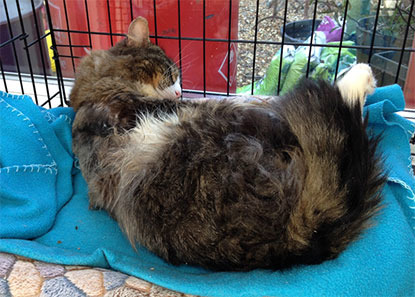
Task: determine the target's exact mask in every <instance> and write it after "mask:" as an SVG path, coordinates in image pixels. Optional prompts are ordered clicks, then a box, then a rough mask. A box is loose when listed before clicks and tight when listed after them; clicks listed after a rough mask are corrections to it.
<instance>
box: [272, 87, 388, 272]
mask: <svg viewBox="0 0 415 297" xmlns="http://www.w3.org/2000/svg"><path fill="white" fill-rule="evenodd" d="M273 108H274V109H275V110H276V111H277V112H278V113H279V114H280V115H281V116H282V117H283V118H284V119H285V121H286V122H287V123H288V126H289V128H290V130H291V131H292V133H293V134H294V135H295V136H296V137H297V140H298V143H299V146H300V149H301V151H302V154H303V156H302V157H303V160H304V163H305V164H304V166H305V167H306V172H307V173H306V177H305V180H304V185H303V188H302V192H301V194H300V195H299V199H298V203H297V204H296V205H295V207H294V209H293V210H292V212H291V215H290V218H289V222H288V225H287V234H288V241H289V242H290V244H289V245H288V247H289V249H291V252H292V253H294V254H301V255H302V256H299V257H298V259H297V260H298V262H299V263H310V264H312V263H319V262H321V261H322V260H324V259H327V258H334V257H335V256H337V255H338V254H339V253H340V252H341V251H342V250H344V248H345V247H346V245H347V244H348V243H349V242H350V241H352V240H354V239H356V238H357V237H358V235H359V233H360V232H361V231H362V230H363V229H364V228H365V227H367V226H368V224H369V219H370V218H371V217H372V216H373V215H374V214H375V213H376V212H377V211H378V210H379V203H380V190H381V187H382V185H383V184H384V182H385V176H384V174H383V173H382V166H381V159H380V156H378V155H377V153H376V147H377V144H378V142H379V138H376V137H369V136H368V135H367V132H366V127H367V117H366V118H365V119H364V121H362V115H361V114H362V112H361V106H360V102H359V101H358V100H356V102H355V103H354V104H351V103H350V101H348V102H346V101H345V100H343V98H342V96H341V94H340V92H339V89H338V88H337V87H334V86H332V85H330V84H329V83H326V82H323V81H318V82H315V81H311V80H304V81H302V82H301V83H300V85H299V87H298V88H297V89H296V90H295V91H293V92H292V93H290V94H287V95H286V96H285V97H283V98H282V99H281V100H279V101H278V102H275V103H273ZM294 261H295V260H294Z"/></svg>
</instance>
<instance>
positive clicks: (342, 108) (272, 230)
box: [70, 18, 385, 270]
mask: <svg viewBox="0 0 415 297" xmlns="http://www.w3.org/2000/svg"><path fill="white" fill-rule="evenodd" d="M146 26H147V24H146V21H145V20H144V19H142V18H138V19H136V20H135V21H134V22H133V23H132V24H131V26H130V31H129V34H128V38H126V39H125V40H124V41H122V42H120V43H119V44H117V45H116V46H115V47H113V48H112V49H110V50H108V51H93V52H92V53H91V55H89V56H88V57H85V58H84V59H83V61H82V63H81V66H80V69H79V71H78V73H77V78H76V82H75V87H74V89H73V91H72V93H71V97H70V98H71V104H72V106H73V107H74V109H75V110H76V111H77V114H76V118H75V122H74V126H73V150H74V152H75V154H76V155H77V157H78V158H79V161H80V165H81V169H82V172H83V175H84V177H85V179H86V181H87V183H88V186H89V196H90V204H91V206H92V207H96V208H102V209H105V210H107V211H108V212H109V213H110V214H111V216H112V217H113V218H115V219H116V220H117V221H118V223H119V224H120V226H121V228H122V229H123V230H124V232H125V233H126V235H127V237H128V238H129V240H130V241H131V243H132V244H133V245H135V244H136V243H138V244H140V245H142V246H144V247H146V248H148V249H149V250H151V251H152V252H154V253H156V254H157V255H159V256H160V257H162V258H164V259H165V260H166V261H168V262H170V263H173V264H183V263H186V264H191V265H200V266H203V267H205V268H208V269H214V270H250V269H255V268H269V269H283V268H288V267H291V266H292V265H295V264H317V263H321V262H322V261H324V260H327V259H333V258H335V257H336V256H337V255H338V254H339V253H340V252H341V251H343V250H344V249H345V248H346V246H347V245H348V244H349V243H350V242H351V241H353V240H355V239H356V238H358V236H359V234H360V233H361V232H362V230H363V229H364V228H365V227H367V226H368V222H369V218H371V217H372V216H373V215H374V214H375V213H376V211H377V210H378V208H379V202H380V190H381V187H382V185H383V183H384V181H385V178H384V176H383V175H382V173H381V164H380V161H379V157H378V156H376V153H375V150H376V146H377V142H378V140H377V139H372V138H370V137H368V135H367V134H366V131H365V129H366V123H367V119H366V121H364V122H362V118H361V107H360V102H359V100H358V99H359V98H355V99H353V98H348V99H349V101H350V100H351V101H350V102H352V103H350V102H349V103H348V102H346V101H345V100H343V99H342V96H341V94H340V91H339V89H338V88H337V87H336V86H331V85H329V84H328V83H325V82H313V81H309V80H304V81H302V82H301V83H300V84H299V87H298V88H297V89H296V90H294V91H293V92H291V93H289V94H287V95H286V96H283V97H280V98H274V99H272V100H270V101H268V102H265V103H261V104H253V103H240V102H236V101H233V100H221V101H214V100H212V101H204V102H199V103H197V102H196V103H195V102H190V101H179V100H175V99H164V98H157V96H155V97H154V96H150V95H148V87H143V86H145V85H147V86H148V85H151V86H154V87H157V86H160V88H163V87H167V86H168V85H169V83H170V85H171V84H172V83H174V81H175V80H176V78H177V76H178V74H179V72H178V70H177V68H176V67H175V66H174V65H173V62H171V61H170V60H169V59H168V58H167V57H166V56H165V54H164V53H163V52H162V50H160V48H158V47H157V46H155V45H152V44H151V43H149V41H148V27H147V30H146ZM135 27H138V28H135ZM143 32H144V33H143ZM142 34H144V36H143V35H142ZM150 93H151V92H150Z"/></svg>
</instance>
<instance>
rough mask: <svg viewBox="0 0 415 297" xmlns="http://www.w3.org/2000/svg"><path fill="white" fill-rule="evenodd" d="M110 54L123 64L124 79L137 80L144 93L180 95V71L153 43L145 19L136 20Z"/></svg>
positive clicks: (146, 94) (162, 96)
mask: <svg viewBox="0 0 415 297" xmlns="http://www.w3.org/2000/svg"><path fill="white" fill-rule="evenodd" d="M110 53H111V54H112V55H114V56H115V57H119V59H120V61H121V63H124V66H125V67H124V71H125V73H124V74H123V78H125V79H128V80H131V81H134V80H137V85H138V86H139V87H140V91H141V92H142V93H143V95H145V96H151V97H156V98H171V99H175V98H178V97H180V96H181V91H182V90H181V87H180V71H179V69H178V68H177V66H176V64H175V63H174V62H173V61H172V60H171V59H170V58H169V57H167V55H166V54H165V53H164V51H163V50H162V49H161V48H160V47H158V46H157V45H154V44H152V43H151V42H150V37H149V28H148V23H147V20H146V19H145V18H143V17H137V18H136V19H135V20H133V21H132V22H131V24H130V26H129V28H128V34H127V38H126V39H125V40H123V41H121V42H119V43H118V44H116V45H115V46H114V47H113V48H112V49H110ZM121 66H122V65H121Z"/></svg>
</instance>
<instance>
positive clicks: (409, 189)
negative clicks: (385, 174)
mask: <svg viewBox="0 0 415 297" xmlns="http://www.w3.org/2000/svg"><path fill="white" fill-rule="evenodd" d="M388 180H389V181H391V182H394V183H398V184H400V185H401V186H403V187H404V188H405V189H406V190H408V191H409V192H410V193H411V194H412V197H410V196H406V198H407V199H409V200H412V201H413V202H414V203H415V193H414V192H413V191H412V189H411V187H410V186H409V185H408V184H406V183H405V182H404V181H402V180H400V179H396V178H393V177H389V178H388ZM409 208H410V209H415V206H409ZM412 219H414V220H415V217H412ZM412 228H413V229H415V226H414V227H412Z"/></svg>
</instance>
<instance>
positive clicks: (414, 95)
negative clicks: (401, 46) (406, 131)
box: [404, 34, 415, 109]
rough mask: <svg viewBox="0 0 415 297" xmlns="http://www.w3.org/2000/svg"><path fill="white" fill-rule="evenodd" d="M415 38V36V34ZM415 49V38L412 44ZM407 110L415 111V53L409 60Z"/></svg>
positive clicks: (406, 84) (405, 90) (406, 95)
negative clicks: (412, 109)
mask: <svg viewBox="0 0 415 297" xmlns="http://www.w3.org/2000/svg"><path fill="white" fill-rule="evenodd" d="M414 37H415V34H414ZM412 47H413V48H415V38H414V41H413V44H412ZM404 94H405V101H406V108H414V109H415V53H414V52H412V53H411V57H410V58H409V65H408V73H407V75H406V81H405V87H404Z"/></svg>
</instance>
